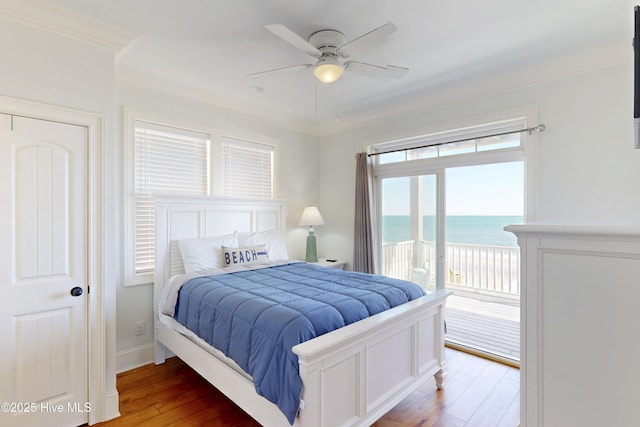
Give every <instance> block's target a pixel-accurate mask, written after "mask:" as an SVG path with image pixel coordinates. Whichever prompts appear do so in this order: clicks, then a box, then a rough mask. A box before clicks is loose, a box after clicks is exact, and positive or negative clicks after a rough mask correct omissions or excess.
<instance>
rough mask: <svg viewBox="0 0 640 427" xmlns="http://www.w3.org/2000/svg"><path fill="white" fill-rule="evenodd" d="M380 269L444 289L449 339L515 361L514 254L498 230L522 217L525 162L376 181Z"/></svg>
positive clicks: (516, 299) (517, 290) (517, 303)
mask: <svg viewBox="0 0 640 427" xmlns="http://www.w3.org/2000/svg"><path fill="white" fill-rule="evenodd" d="M378 183H379V187H378V188H379V194H380V222H381V227H380V229H381V236H382V239H381V240H382V241H381V252H382V254H381V255H382V256H381V272H382V274H384V275H387V276H391V277H396V278H399V279H405V280H410V281H412V282H415V283H417V284H419V285H420V286H422V287H423V288H424V289H425V290H427V291H433V290H435V289H441V288H447V289H450V290H453V291H454V294H453V295H452V296H451V297H450V298H449V301H448V302H447V337H446V338H447V341H448V342H449V343H450V344H451V345H455V346H460V347H466V348H470V349H473V350H474V351H477V352H486V353H490V354H492V355H494V356H496V357H499V358H506V359H510V360H514V361H516V362H517V361H518V360H519V356H520V355H519V338H520V337H519V315H520V314H519V310H520V272H519V265H520V262H519V257H520V251H519V248H518V247H517V243H516V241H515V237H514V236H513V235H511V234H510V233H507V232H505V231H504V230H503V229H504V227H505V226H506V225H509V224H517V223H522V222H523V218H524V163H523V162H522V161H515V162H500V163H491V164H482V165H470V166H459V167H456V166H451V167H446V168H444V169H442V170H436V171H434V172H433V173H428V174H421V175H412V176H390V177H380V178H379V180H378Z"/></svg>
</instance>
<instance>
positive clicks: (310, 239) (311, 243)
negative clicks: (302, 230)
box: [305, 231, 318, 262]
mask: <svg viewBox="0 0 640 427" xmlns="http://www.w3.org/2000/svg"><path fill="white" fill-rule="evenodd" d="M305 261H307V262H318V253H317V251H316V236H315V235H314V234H313V232H312V231H310V232H309V235H308V236H307V257H306V258H305Z"/></svg>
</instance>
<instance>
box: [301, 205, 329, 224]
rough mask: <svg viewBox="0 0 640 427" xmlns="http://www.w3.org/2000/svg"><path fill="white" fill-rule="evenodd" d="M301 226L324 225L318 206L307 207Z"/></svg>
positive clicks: (303, 213)
mask: <svg viewBox="0 0 640 427" xmlns="http://www.w3.org/2000/svg"><path fill="white" fill-rule="evenodd" d="M300 225H309V226H314V225H324V220H323V219H322V215H320V211H319V210H318V208H317V207H316V206H307V207H306V208H304V211H303V212H302V217H301V218H300Z"/></svg>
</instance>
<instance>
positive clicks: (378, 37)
mask: <svg viewBox="0 0 640 427" xmlns="http://www.w3.org/2000/svg"><path fill="white" fill-rule="evenodd" d="M397 29H398V28H397V27H396V26H395V25H394V23H393V22H391V21H387V23H386V24H384V25H381V26H379V27H378V28H374V29H373V30H371V31H369V32H368V33H364V34H363V35H361V36H359V37H356V38H355V39H353V40H351V41H348V42H346V43H345V44H343V45H342V46H340V47H339V48H338V52H339V53H340V56H342V57H343V58H348V57H349V56H350V55H351V52H355V51H356V50H358V49H363V48H367V47H370V46H375V45H377V44H380V43H381V42H382V40H384V39H385V38H387V37H388V36H389V35H390V34H393V33H395V32H396V30H397Z"/></svg>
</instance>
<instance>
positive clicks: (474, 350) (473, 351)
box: [444, 341, 520, 369]
mask: <svg viewBox="0 0 640 427" xmlns="http://www.w3.org/2000/svg"><path fill="white" fill-rule="evenodd" d="M444 345H445V347H449V348H452V349H454V350H458V351H462V352H464V353H469V354H473V355H474V356H478V357H482V358H484V359H488V360H491V361H493V362H498V363H502V364H503V365H507V366H511V367H513V368H518V369H520V361H519V360H515V359H511V358H509V357H505V356H500V355H498V354H494V353H489V352H488V351H482V350H479V349H477V348H474V347H470V346H468V345H464V344H460V343H456V342H451V341H445V343H444Z"/></svg>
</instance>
